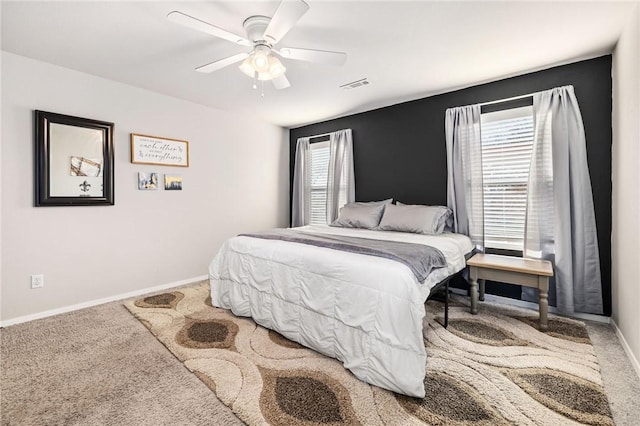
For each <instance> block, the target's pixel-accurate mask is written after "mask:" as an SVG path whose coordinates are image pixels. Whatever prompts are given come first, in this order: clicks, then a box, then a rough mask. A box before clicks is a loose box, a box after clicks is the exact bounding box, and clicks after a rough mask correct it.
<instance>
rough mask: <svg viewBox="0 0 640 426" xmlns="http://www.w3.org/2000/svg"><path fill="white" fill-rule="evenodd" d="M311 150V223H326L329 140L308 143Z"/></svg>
mask: <svg viewBox="0 0 640 426" xmlns="http://www.w3.org/2000/svg"><path fill="white" fill-rule="evenodd" d="M310 151H311V167H310V171H311V221H310V223H311V225H325V224H326V223H327V213H326V212H327V178H328V177H329V156H330V150H329V141H326V142H316V143H312V144H311V145H310Z"/></svg>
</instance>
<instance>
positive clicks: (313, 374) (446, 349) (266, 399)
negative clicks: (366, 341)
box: [126, 282, 613, 425]
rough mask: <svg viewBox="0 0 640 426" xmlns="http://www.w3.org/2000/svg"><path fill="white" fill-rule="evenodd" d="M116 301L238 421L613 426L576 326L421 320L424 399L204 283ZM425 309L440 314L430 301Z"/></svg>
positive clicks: (493, 312)
mask: <svg viewBox="0 0 640 426" xmlns="http://www.w3.org/2000/svg"><path fill="white" fill-rule="evenodd" d="M126 307H127V308H128V309H129V310H130V311H131V312H132V313H133V314H134V315H135V316H136V317H137V318H138V319H139V320H140V321H142V322H143V323H144V324H145V325H146V326H147V327H148V328H149V330H150V331H151V332H152V333H153V334H154V335H155V336H156V337H157V338H158V339H159V340H160V341H161V342H162V343H163V344H164V345H165V346H166V347H167V348H168V349H169V350H170V351H171V352H172V353H173V354H174V355H175V356H176V357H177V358H178V359H179V360H181V361H182V362H184V365H185V366H186V367H187V368H188V369H189V370H190V371H192V372H193V373H194V374H195V375H197V376H198V377H199V378H200V379H201V380H202V381H203V382H204V383H205V384H206V385H207V386H208V387H209V388H210V389H211V390H212V391H213V392H215V393H216V395H217V396H218V397H219V398H220V400H221V401H222V402H223V403H224V404H226V405H227V406H228V407H230V408H231V409H232V410H233V412H234V413H235V414H236V415H237V416H238V417H239V418H240V419H242V420H243V421H245V422H246V423H247V424H249V425H258V424H265V423H270V424H274V425H276V424H283V425H288V424H291V425H293V424H296V425H297V424H308V425H319V424H332V425H339V424H363V425H379V424H387V425H398V424H416V425H420V424H432V425H500V424H505V425H506V424H521V425H561V424H593V425H610V424H613V421H612V420H611V414H610V409H609V404H608V401H607V397H606V395H605V393H604V390H603V388H602V379H601V377H600V369H599V366H598V362H597V358H596V356H595V353H594V350H593V347H592V346H591V343H590V341H589V337H588V334H587V331H586V329H585V327H584V325H583V324H582V323H580V322H578V321H573V320H568V319H564V318H563V319H560V318H556V317H553V316H551V317H550V331H549V332H547V333H541V332H539V331H537V329H536V328H535V317H534V316H533V315H534V313H532V312H531V311H527V310H520V309H517V308H506V307H503V306H497V305H491V304H488V303H483V304H482V308H481V310H480V313H479V315H474V316H472V315H470V314H469V313H468V307H466V306H463V305H459V306H454V307H452V308H451V315H450V323H449V328H448V329H444V328H443V327H442V326H441V325H440V323H439V322H438V321H436V318H434V317H433V316H430V317H428V318H427V321H426V322H427V324H426V327H425V337H426V339H425V344H426V346H427V353H428V361H427V371H428V373H427V377H426V378H425V387H426V389H427V397H426V398H424V399H416V398H409V397H405V396H401V395H397V394H394V393H392V392H388V391H385V390H383V389H380V388H377V387H375V386H370V385H368V384H366V383H364V382H361V381H359V380H358V379H356V378H355V377H354V376H353V375H351V373H349V372H348V371H347V370H345V369H344V368H343V367H342V365H341V364H340V362H338V361H336V360H334V359H330V358H327V357H324V356H322V355H320V354H317V353H316V352H313V351H311V350H309V349H306V348H303V347H301V346H299V345H298V344H296V343H294V342H290V341H288V340H286V339H284V338H283V337H281V336H279V335H278V334H276V333H274V332H272V331H269V330H266V329H264V328H262V327H259V326H256V324H255V323H254V322H253V321H252V320H250V319H246V318H237V317H235V316H233V315H231V314H230V313H229V312H228V311H225V310H222V309H217V308H213V307H211V306H210V299H209V287H208V284H207V283H206V282H205V283H200V284H197V285H194V286H189V287H185V288H182V289H179V290H176V291H173V292H170V293H165V294H161V295H156V296H150V297H146V298H141V299H138V300H136V301H131V302H128V303H127V304H126ZM428 312H436V313H441V312H442V308H441V306H440V305H439V304H438V303H437V302H429V308H428Z"/></svg>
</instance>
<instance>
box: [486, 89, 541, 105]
mask: <svg viewBox="0 0 640 426" xmlns="http://www.w3.org/2000/svg"><path fill="white" fill-rule="evenodd" d="M536 93H538V92H534V93H528V94H526V95H520V96H513V97H511V98H506V99H499V100H497V101H490V102H483V103H481V104H478V105H480V106H485V105H492V104H501V103H502V102H509V101H515V100H517V99H524V98H529V97H532V96H533V95H535V94H536Z"/></svg>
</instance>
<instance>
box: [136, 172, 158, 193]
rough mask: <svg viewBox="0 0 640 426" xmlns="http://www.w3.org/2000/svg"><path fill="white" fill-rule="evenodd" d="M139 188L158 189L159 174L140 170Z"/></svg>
mask: <svg viewBox="0 0 640 426" xmlns="http://www.w3.org/2000/svg"><path fill="white" fill-rule="evenodd" d="M138 189H142V190H148V189H158V174H157V173H145V172H138Z"/></svg>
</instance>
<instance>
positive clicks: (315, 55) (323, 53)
mask: <svg viewBox="0 0 640 426" xmlns="http://www.w3.org/2000/svg"><path fill="white" fill-rule="evenodd" d="M276 52H277V53H278V54H279V55H280V56H282V57H283V58H289V59H297V60H299V61H308V62H317V63H320V64H329V65H343V64H344V63H345V62H346V60H347V54H346V53H344V52H331V51H328V50H313V49H297V48H294V47H283V48H282V49H280V50H278V51H276Z"/></svg>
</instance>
